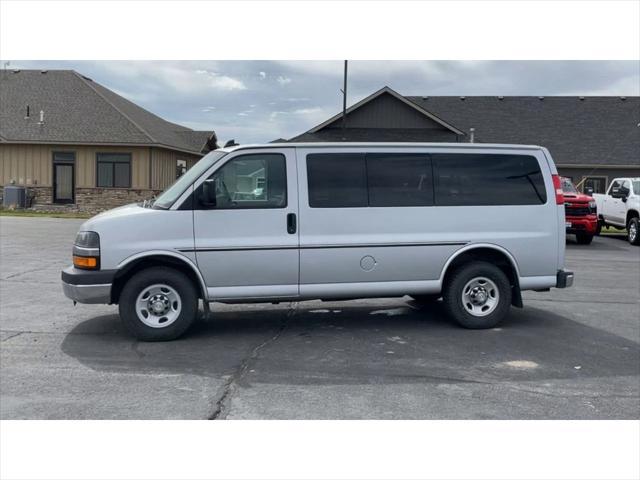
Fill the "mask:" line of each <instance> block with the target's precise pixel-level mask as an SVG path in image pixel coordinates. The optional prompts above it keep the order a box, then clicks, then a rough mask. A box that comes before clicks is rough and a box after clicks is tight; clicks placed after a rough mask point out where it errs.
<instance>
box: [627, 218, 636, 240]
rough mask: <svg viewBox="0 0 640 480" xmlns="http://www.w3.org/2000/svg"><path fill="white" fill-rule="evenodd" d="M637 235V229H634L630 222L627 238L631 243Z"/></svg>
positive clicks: (634, 226)
mask: <svg viewBox="0 0 640 480" xmlns="http://www.w3.org/2000/svg"><path fill="white" fill-rule="evenodd" d="M637 234H638V228H637V227H636V224H635V223H633V222H631V224H630V225H629V238H630V239H631V241H632V242H633V241H634V240H635V239H636V235H637Z"/></svg>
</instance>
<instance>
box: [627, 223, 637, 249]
mask: <svg viewBox="0 0 640 480" xmlns="http://www.w3.org/2000/svg"><path fill="white" fill-rule="evenodd" d="M638 227H639V225H638V217H633V218H632V219H631V220H629V224H628V225H627V238H628V240H629V243H630V244H631V245H640V232H638Z"/></svg>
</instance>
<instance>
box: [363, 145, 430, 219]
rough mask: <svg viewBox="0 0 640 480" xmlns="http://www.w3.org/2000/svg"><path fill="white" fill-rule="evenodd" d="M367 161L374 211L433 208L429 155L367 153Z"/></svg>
mask: <svg viewBox="0 0 640 480" xmlns="http://www.w3.org/2000/svg"><path fill="white" fill-rule="evenodd" d="M366 161H367V181H368V186H369V206H370V207H418V206H429V205H433V185H432V184H433V178H432V174H431V160H430V159H429V157H428V155H425V154H404V153H367V155H366Z"/></svg>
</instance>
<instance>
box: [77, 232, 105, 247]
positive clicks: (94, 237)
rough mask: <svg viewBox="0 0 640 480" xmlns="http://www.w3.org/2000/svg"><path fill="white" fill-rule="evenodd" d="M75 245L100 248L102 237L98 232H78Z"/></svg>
mask: <svg viewBox="0 0 640 480" xmlns="http://www.w3.org/2000/svg"><path fill="white" fill-rule="evenodd" d="M74 245H77V246H79V247H87V248H100V236H99V235H98V234H97V233H96V232H78V235H76V241H75V242H74Z"/></svg>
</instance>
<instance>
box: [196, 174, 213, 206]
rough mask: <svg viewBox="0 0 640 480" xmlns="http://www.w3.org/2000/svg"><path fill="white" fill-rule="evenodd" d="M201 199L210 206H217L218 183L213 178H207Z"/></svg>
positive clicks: (203, 185)
mask: <svg viewBox="0 0 640 480" xmlns="http://www.w3.org/2000/svg"><path fill="white" fill-rule="evenodd" d="M200 201H201V202H202V204H203V205H204V206H205V207H208V208H213V207H215V206H216V185H215V183H214V180H213V179H212V178H209V179H207V180H205V181H204V183H203V184H202V198H201V199H200Z"/></svg>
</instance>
